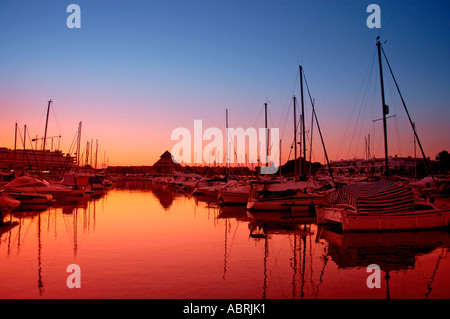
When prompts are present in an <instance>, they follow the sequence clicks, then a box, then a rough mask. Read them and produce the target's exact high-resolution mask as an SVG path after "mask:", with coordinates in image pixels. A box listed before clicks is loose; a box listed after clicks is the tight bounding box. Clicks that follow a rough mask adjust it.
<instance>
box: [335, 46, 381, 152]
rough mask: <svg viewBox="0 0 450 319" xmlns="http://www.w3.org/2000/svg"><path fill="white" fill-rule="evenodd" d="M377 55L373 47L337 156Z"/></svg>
mask: <svg viewBox="0 0 450 319" xmlns="http://www.w3.org/2000/svg"><path fill="white" fill-rule="evenodd" d="M375 56H376V48H374V49H373V53H372V58H371V59H370V62H369V66H368V67H367V69H366V73H365V74H364V77H363V81H362V82H361V87H360V89H359V92H358V96H357V98H356V101H355V105H354V106H353V110H352V114H351V116H350V119H349V121H348V122H347V127H346V128H345V131H344V136H343V138H342V140H341V144H340V145H339V148H338V151H337V153H336V158H339V154H340V151H341V148H342V145H343V143H344V141H345V140H346V138H345V137H346V135H347V131H348V129H349V127H350V123H351V122H352V119H353V113H354V112H355V109H356V106H357V104H358V101H359V98H360V95H361V92H362V89H363V85H364V82H365V81H366V78H368V73H369V72H370V73H371V72H372V71H371V70H372V69H373V65H374V61H375Z"/></svg>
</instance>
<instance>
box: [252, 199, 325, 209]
mask: <svg viewBox="0 0 450 319" xmlns="http://www.w3.org/2000/svg"><path fill="white" fill-rule="evenodd" d="M325 201H326V199H325V197H324V196H320V195H318V196H313V195H311V196H300V197H285V198H254V197H250V198H249V199H248V202H247V209H248V210H249V211H274V210H275V211H306V212H310V213H313V212H314V209H315V206H316V205H318V204H324V203H325Z"/></svg>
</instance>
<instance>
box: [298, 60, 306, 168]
mask: <svg viewBox="0 0 450 319" xmlns="http://www.w3.org/2000/svg"><path fill="white" fill-rule="evenodd" d="M298 67H299V68H300V97H301V99H302V101H301V102H302V115H301V119H302V134H303V159H304V160H305V165H302V166H301V174H302V175H305V174H306V138H305V103H304V100H303V67H302V66H301V65H299V66H298ZM300 154H301V150H300ZM303 166H305V167H303Z"/></svg>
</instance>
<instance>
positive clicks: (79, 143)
mask: <svg viewBox="0 0 450 319" xmlns="http://www.w3.org/2000/svg"><path fill="white" fill-rule="evenodd" d="M81 123H82V122H80V123H79V124H78V137H77V165H78V166H80V148H81Z"/></svg>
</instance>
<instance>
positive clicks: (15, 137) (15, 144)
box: [13, 122, 17, 170]
mask: <svg viewBox="0 0 450 319" xmlns="http://www.w3.org/2000/svg"><path fill="white" fill-rule="evenodd" d="M16 147H17V122H16V125H15V126H14V167H13V168H14V170H15V169H16Z"/></svg>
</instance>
